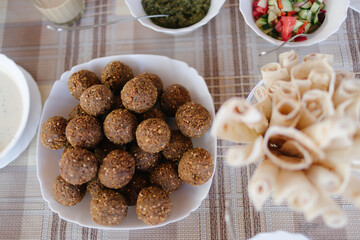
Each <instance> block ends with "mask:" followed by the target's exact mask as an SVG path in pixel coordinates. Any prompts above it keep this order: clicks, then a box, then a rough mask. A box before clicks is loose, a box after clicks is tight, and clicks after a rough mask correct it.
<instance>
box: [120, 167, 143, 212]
mask: <svg viewBox="0 0 360 240" xmlns="http://www.w3.org/2000/svg"><path fill="white" fill-rule="evenodd" d="M147 186H149V178H148V176H147V175H145V174H144V173H139V172H135V174H134V176H133V178H132V179H131V181H130V182H129V183H128V184H127V185H126V186H125V187H124V188H122V189H121V192H122V193H123V194H124V196H125V198H126V201H127V204H128V205H129V206H134V205H136V201H137V198H138V195H139V192H140V191H141V189H143V188H145V187H147Z"/></svg>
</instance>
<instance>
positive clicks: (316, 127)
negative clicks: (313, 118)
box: [301, 117, 357, 149]
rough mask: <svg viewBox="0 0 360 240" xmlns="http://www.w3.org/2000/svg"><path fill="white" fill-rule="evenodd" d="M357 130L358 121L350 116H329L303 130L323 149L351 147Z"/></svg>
mask: <svg viewBox="0 0 360 240" xmlns="http://www.w3.org/2000/svg"><path fill="white" fill-rule="evenodd" d="M356 131H357V124H356V122H355V121H354V120H353V119H351V118H348V117H343V118H328V119H325V120H324V121H322V122H318V123H316V124H313V125H311V126H309V127H307V128H304V129H302V130H301V132H303V133H304V134H306V135H307V136H309V137H310V138H311V139H312V140H313V141H314V142H315V143H316V145H317V146H318V147H319V148H321V149H336V148H346V147H350V146H351V145H352V143H353V139H354V136H355V133H356Z"/></svg>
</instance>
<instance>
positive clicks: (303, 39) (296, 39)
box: [295, 37, 307, 42]
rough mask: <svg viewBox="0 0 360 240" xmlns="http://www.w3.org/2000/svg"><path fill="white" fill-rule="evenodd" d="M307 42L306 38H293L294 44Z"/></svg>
mask: <svg viewBox="0 0 360 240" xmlns="http://www.w3.org/2000/svg"><path fill="white" fill-rule="evenodd" d="M305 40H307V37H297V38H295V42H302V41H305Z"/></svg>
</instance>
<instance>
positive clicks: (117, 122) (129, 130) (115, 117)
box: [104, 108, 138, 144]
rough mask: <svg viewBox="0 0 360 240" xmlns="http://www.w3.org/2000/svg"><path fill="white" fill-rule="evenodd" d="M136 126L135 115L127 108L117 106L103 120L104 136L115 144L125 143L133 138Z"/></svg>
mask: <svg viewBox="0 0 360 240" xmlns="http://www.w3.org/2000/svg"><path fill="white" fill-rule="evenodd" d="M137 126H138V121H137V118H136V116H135V115H134V114H133V113H131V112H130V111H129V110H127V109H123V108H119V109H115V110H113V111H112V112H110V113H109V114H108V115H107V116H106V118H105V121H104V133H105V136H106V137H107V138H108V139H109V140H110V141H111V142H113V143H115V144H125V143H129V142H131V141H132V140H133V139H135V131H136V127H137Z"/></svg>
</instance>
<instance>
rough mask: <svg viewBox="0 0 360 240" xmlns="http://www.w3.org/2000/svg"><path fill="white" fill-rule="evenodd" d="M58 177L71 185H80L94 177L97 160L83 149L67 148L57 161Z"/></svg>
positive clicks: (96, 169)
mask: <svg viewBox="0 0 360 240" xmlns="http://www.w3.org/2000/svg"><path fill="white" fill-rule="evenodd" d="M59 168H60V175H61V177H62V178H64V180H65V181H67V182H68V183H71V184H73V185H81V184H83V183H86V182H88V181H90V180H91V179H93V178H94V177H96V173H97V171H98V160H97V158H96V156H95V154H93V153H92V152H90V151H89V150H86V149H84V148H74V147H68V148H66V151H64V152H63V153H62V154H61V157H60V161H59Z"/></svg>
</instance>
